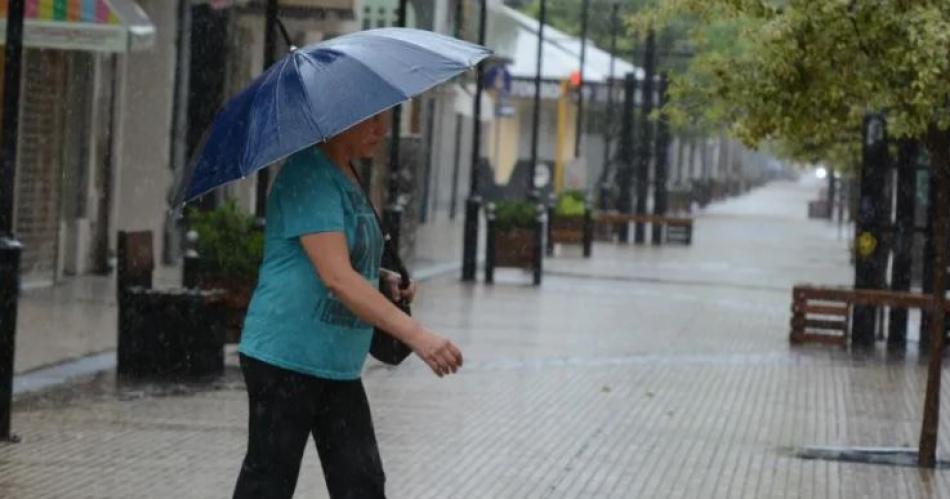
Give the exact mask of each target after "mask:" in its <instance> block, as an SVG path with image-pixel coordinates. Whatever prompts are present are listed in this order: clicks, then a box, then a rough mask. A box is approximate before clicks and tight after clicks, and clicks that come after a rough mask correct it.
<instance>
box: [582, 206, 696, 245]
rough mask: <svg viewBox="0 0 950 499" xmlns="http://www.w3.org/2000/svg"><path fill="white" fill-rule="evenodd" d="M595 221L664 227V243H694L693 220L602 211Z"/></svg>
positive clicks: (690, 218) (596, 214)
mask: <svg viewBox="0 0 950 499" xmlns="http://www.w3.org/2000/svg"><path fill="white" fill-rule="evenodd" d="M594 221H595V222H596V223H601V224H631V223H642V224H652V225H662V226H664V227H665V228H666V230H665V231H664V232H665V234H664V235H665V237H664V241H665V242H667V243H679V244H684V245H687V246H688V245H690V244H692V243H693V218H692V217H669V216H661V215H636V214H628V213H620V212H616V211H600V212H597V213H595V214H594Z"/></svg>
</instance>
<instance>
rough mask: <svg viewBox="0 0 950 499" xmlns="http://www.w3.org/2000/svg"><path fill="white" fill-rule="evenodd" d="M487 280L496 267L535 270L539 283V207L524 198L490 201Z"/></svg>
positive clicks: (490, 277)
mask: <svg viewBox="0 0 950 499" xmlns="http://www.w3.org/2000/svg"><path fill="white" fill-rule="evenodd" d="M487 210H488V234H487V236H488V244H487V248H486V249H487V251H488V261H487V262H486V266H485V277H486V279H485V280H486V281H488V282H493V280H494V269H495V267H517V268H521V269H528V270H532V269H533V270H534V271H535V278H534V281H535V284H540V270H541V263H540V258H541V240H542V234H541V222H540V221H539V217H540V216H541V213H540V212H539V207H538V206H537V205H535V204H534V203H530V202H527V201H501V202H499V203H497V204H495V203H489V204H488V206H487Z"/></svg>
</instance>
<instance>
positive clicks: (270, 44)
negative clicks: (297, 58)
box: [254, 0, 279, 224]
mask: <svg viewBox="0 0 950 499" xmlns="http://www.w3.org/2000/svg"><path fill="white" fill-rule="evenodd" d="M278 9H279V5H278V3H277V0H267V5H266V6H265V7H264V68H263V71H267V68H269V67H271V65H273V64H274V62H275V61H276V59H277V13H278ZM269 185H270V170H268V169H267V168H262V169H261V170H260V171H258V172H257V190H256V192H257V195H256V196H255V201H254V215H255V216H256V217H257V220H258V223H260V224H263V222H264V217H265V214H266V212H267V187H268V186H269Z"/></svg>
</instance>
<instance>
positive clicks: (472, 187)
mask: <svg viewBox="0 0 950 499" xmlns="http://www.w3.org/2000/svg"><path fill="white" fill-rule="evenodd" d="M542 1H543V0H542ZM487 21H488V1H487V0H481V1H480V2H479V15H478V44H479V45H482V46H484V45H485V34H486V33H485V32H486V30H487ZM485 64H486V62H485V61H482V62H480V63H479V64H478V69H477V70H476V72H475V103H474V109H473V110H472V114H473V116H474V118H475V120H474V124H473V125H472V166H471V171H470V173H469V184H468V199H466V201H465V226H464V229H463V230H464V231H465V232H464V234H463V242H462V280H463V281H474V280H475V271H476V266H477V264H478V221H479V216H478V215H479V211H480V210H481V208H482V197H481V194H480V193H479V189H478V187H479V186H478V169H479V166H480V164H481V159H482V158H481V150H482V93H483V92H484V90H485Z"/></svg>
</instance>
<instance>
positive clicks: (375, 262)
mask: <svg viewBox="0 0 950 499" xmlns="http://www.w3.org/2000/svg"><path fill="white" fill-rule="evenodd" d="M347 194H348V195H349V199H350V202H351V206H352V207H353V210H354V211H355V214H354V218H355V220H356V227H355V229H354V231H353V232H354V239H353V244H352V246H351V249H350V262H351V263H352V265H353V269H354V270H356V271H357V272H359V273H360V274H363V275H364V276H370V275H373V274H374V273H375V270H376V269H378V267H379V262H380V259H381V258H382V253H383V238H382V234H381V232H380V230H379V228H378V224H377V223H376V217H375V215H373V212H372V211H370V210H371V208H370V207H369V206H368V205H367V203H366V201H365V199H364V198H363V194H362V193H359V192H352V191H347ZM317 317H319V319H320V321H321V322H324V323H326V324H332V325H334V326H339V327H345V328H366V327H369V324H367V323H365V322H363V321H362V320H360V319H359V318H358V317H356V315H355V314H353V312H350V310H349V309H348V308H346V306H345V305H344V304H343V303H342V302H341V301H339V300H337V299H336V298H334V297H332V296H327V297H326V298H324V299H322V300H320V301H319V302H318V303H317Z"/></svg>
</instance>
